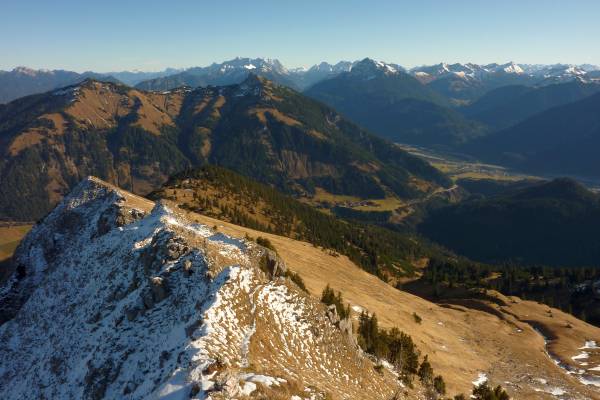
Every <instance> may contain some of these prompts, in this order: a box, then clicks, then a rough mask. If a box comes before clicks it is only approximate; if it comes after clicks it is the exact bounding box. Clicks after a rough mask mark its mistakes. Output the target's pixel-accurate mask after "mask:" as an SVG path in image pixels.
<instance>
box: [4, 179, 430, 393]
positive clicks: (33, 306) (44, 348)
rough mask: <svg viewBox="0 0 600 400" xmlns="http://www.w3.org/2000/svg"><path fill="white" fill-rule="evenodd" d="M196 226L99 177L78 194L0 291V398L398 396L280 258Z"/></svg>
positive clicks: (32, 240)
mask: <svg viewBox="0 0 600 400" xmlns="http://www.w3.org/2000/svg"><path fill="white" fill-rule="evenodd" d="M191 218H193V216H192V215H190V213H185V212H181V211H177V210H176V208H175V207H174V205H170V204H168V203H161V204H156V205H155V204H154V203H152V202H150V201H147V200H145V199H142V198H138V197H137V196H133V195H131V194H130V193H127V192H125V191H121V190H119V189H117V188H115V187H112V186H111V185H108V184H106V183H104V182H102V181H100V180H97V179H95V178H89V179H87V180H85V181H84V182H82V183H81V184H80V185H79V186H77V188H76V189H75V190H74V191H73V192H72V193H71V194H70V195H69V196H68V197H67V198H65V199H64V201H63V202H61V203H60V204H59V206H58V207H57V208H56V209H55V210H54V211H52V213H50V214H49V215H48V216H47V217H46V218H45V219H44V220H43V222H41V223H40V224H38V225H37V226H36V227H35V228H34V229H33V230H32V232H31V233H30V234H29V235H28V236H27V238H26V239H25V240H24V242H23V244H22V245H21V246H20V248H19V250H18V252H17V254H16V256H15V262H16V264H17V265H18V267H17V269H16V271H15V272H14V274H13V275H12V276H11V278H10V279H9V280H8V281H7V282H5V283H4V284H3V285H2V286H0V372H1V373H0V397H1V398H3V399H30V398H48V399H50V398H54V399H57V398H77V399H117V398H128V399H149V398H161V399H175V398H176V399H198V400H201V399H213V400H219V399H290V398H291V399H308V398H310V399H315V400H326V399H378V400H379V399H381V400H384V399H390V398H393V397H394V395H395V394H396V393H398V392H399V391H400V390H401V389H402V388H401V385H400V383H399V382H398V380H397V378H396V376H395V375H394V374H393V372H392V371H390V370H388V369H385V368H384V369H380V370H377V369H376V368H375V365H374V363H373V362H372V361H371V360H370V359H369V358H368V357H367V356H365V355H364V354H363V353H361V352H360V351H359V350H358V349H357V347H356V344H355V343H354V342H353V339H352V337H351V335H349V331H348V330H346V331H343V330H342V328H341V325H340V324H338V323H337V321H335V320H334V319H333V318H332V317H330V316H329V315H328V314H327V309H326V307H325V305H323V304H321V303H320V302H318V301H317V300H316V299H314V298H312V297H310V296H309V295H308V294H307V293H305V292H304V291H302V290H301V289H300V288H298V287H297V286H296V285H295V284H294V283H292V282H291V281H289V280H288V279H286V278H285V277H284V276H283V275H284V274H283V273H284V272H285V264H284V263H283V262H282V260H281V259H280V258H279V257H278V256H277V254H276V253H275V252H273V251H271V250H268V249H266V248H264V247H262V246H259V245H257V244H256V243H254V242H253V241H250V240H243V239H242V240H240V239H235V238H233V237H229V236H227V235H224V234H222V233H219V232H216V231H214V230H212V229H211V228H209V227H208V226H206V225H202V224H198V223H193V222H191V221H192V219H191ZM263 260H266V262H263ZM263 266H266V268H263ZM417 389H418V386H417ZM402 392H403V393H406V394H405V395H402V397H400V396H399V395H396V397H394V398H398V399H399V398H423V397H422V395H419V392H418V390H415V391H412V390H410V391H408V390H402Z"/></svg>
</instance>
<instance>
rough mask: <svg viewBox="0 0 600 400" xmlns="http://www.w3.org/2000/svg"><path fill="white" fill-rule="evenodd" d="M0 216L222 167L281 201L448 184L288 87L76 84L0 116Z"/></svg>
mask: <svg viewBox="0 0 600 400" xmlns="http://www.w3.org/2000/svg"><path fill="white" fill-rule="evenodd" d="M0 153H1V154H2V155H3V157H2V159H1V160H0V178H1V180H2V185H1V187H0V209H1V210H2V216H3V217H12V218H17V219H21V220H23V219H25V220H31V219H37V218H39V217H41V216H42V215H44V214H45V213H46V212H48V211H49V210H50V209H51V207H52V206H53V205H54V204H56V203H57V202H58V201H59V200H60V198H61V197H62V196H63V195H64V194H66V193H67V192H68V191H69V190H70V189H71V188H72V187H73V186H74V185H75V184H76V183H77V182H78V181H79V180H80V179H81V178H82V177H84V176H86V175H89V174H95V175H98V176H100V177H102V178H104V179H107V180H109V181H111V182H114V183H116V184H118V185H119V186H121V187H124V188H129V189H130V190H132V191H134V192H136V193H148V192H150V191H151V190H152V189H155V188H157V187H158V186H159V185H160V184H161V183H163V182H164V181H166V180H167V178H168V177H169V176H170V175H172V174H174V173H175V172H178V171H181V170H183V169H185V168H188V167H191V166H197V165H202V164H204V163H211V164H217V165H222V166H225V167H228V168H230V169H233V170H235V171H238V172H240V173H242V174H244V175H247V176H250V177H252V178H254V179H256V180H258V181H260V182H263V183H267V184H270V185H273V186H276V187H278V188H280V189H281V190H284V191H286V192H288V193H295V194H297V195H302V196H312V195H314V193H315V191H316V190H321V191H324V192H326V193H330V194H331V195H334V196H335V195H351V196H358V197H360V198H384V197H386V196H388V195H393V196H398V197H401V198H414V197H419V196H422V195H423V194H425V193H427V192H428V191H430V190H434V189H435V188H437V187H439V186H440V185H442V186H443V185H449V180H448V179H447V178H446V177H445V176H444V175H443V174H442V173H441V172H439V171H438V170H436V169H435V168H433V167H431V166H430V165H429V164H427V163H426V162H425V161H422V160H420V159H418V158H416V157H414V156H411V155H409V154H408V153H406V152H404V151H403V150H401V149H399V148H398V147H396V146H394V145H392V144H391V143H390V142H388V141H386V140H383V139H380V138H378V137H377V136H374V135H372V134H369V133H368V132H366V131H364V130H363V129H361V128H359V127H358V126H356V125H355V124H353V123H352V122H350V121H348V120H347V119H345V118H343V117H342V116H341V115H339V114H338V113H337V112H335V111H334V110H332V109H330V108H328V107H325V106H323V105H322V104H320V103H318V102H316V101H314V100H311V99H309V98H307V97H305V96H303V95H302V94H300V93H298V92H295V91H294V90H292V89H289V88H288V87H285V86H281V85H277V84H275V83H273V82H271V81H268V80H266V79H265V78H262V77H258V76H256V75H250V76H249V77H247V79H246V80H245V81H243V82H242V83H241V84H237V85H230V86H223V87H207V88H198V89H194V90H192V89H185V88H182V89H176V90H173V91H167V92H160V93H158V92H144V91H140V90H137V89H132V88H130V87H127V86H123V85H118V84H114V83H106V82H98V81H93V80H87V81H85V82H83V83H82V84H78V85H74V86H69V87H65V88H62V89H59V90H55V91H52V92H48V93H45V94H40V95H33V96H29V97H24V98H21V99H18V100H15V101H13V102H11V103H9V104H7V105H4V106H0Z"/></svg>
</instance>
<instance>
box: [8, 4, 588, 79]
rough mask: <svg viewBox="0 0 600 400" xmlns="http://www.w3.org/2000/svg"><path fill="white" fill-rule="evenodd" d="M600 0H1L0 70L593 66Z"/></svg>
mask: <svg viewBox="0 0 600 400" xmlns="http://www.w3.org/2000/svg"><path fill="white" fill-rule="evenodd" d="M599 21H600V0H568V1H566V0H565V1H555V0H503V1H491V0H477V1H475V0H454V1H451V0H437V1H434V0H412V1H402V0H396V1H394V0H387V1H354V0H320V1H311V0H295V1H288V0H279V1H275V0H273V1H266V0H260V1H252V0H246V1H237V0H212V1H204V0H189V1H183V0H182V1H178V0H171V1H155V0H144V1H134V0H119V1H116V0H102V1H100V0H97V1H92V0H76V1H75V0H0V69H5V70H6V69H12V68H14V67H15V66H20V65H24V66H28V67H32V68H50V69H55V68H61V69H69V70H75V71H84V70H94V71H98V72H108V71H115V70H124V69H138V70H145V71H152V70H161V69H164V68H165V67H178V68H181V67H190V66H203V65H207V64H210V63H211V62H213V61H218V62H220V61H224V60H227V59H231V58H234V57H236V56H242V57H269V58H277V59H279V60H280V61H281V62H282V63H283V64H284V65H286V66H288V67H295V66H309V65H312V64H315V63H317V62H320V61H329V62H336V61H339V60H355V59H359V58H364V57H371V58H375V59H378V60H383V61H387V62H395V63H398V64H401V65H403V66H408V67H410V66H414V65H421V64H433V63H437V62H440V61H446V62H475V63H489V62H508V61H515V62H518V63H557V62H562V63H574V64H582V63H592V64H600V40H599V39H600V22H599Z"/></svg>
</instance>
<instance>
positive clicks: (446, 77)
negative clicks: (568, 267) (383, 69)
mask: <svg viewBox="0 0 600 400" xmlns="http://www.w3.org/2000/svg"><path fill="white" fill-rule="evenodd" d="M357 62H359V61H340V62H337V63H335V64H329V63H327V62H322V63H320V64H316V65H313V66H312V67H309V68H286V67H284V66H283V64H282V63H281V62H279V61H278V60H276V59H265V58H240V57H238V58H235V59H232V60H228V61H224V62H221V63H213V64H211V65H209V66H206V67H192V68H187V69H181V68H179V69H176V68H167V69H165V70H163V71H158V72H142V71H118V72H117V71H115V72H102V73H99V72H91V71H90V72H83V73H77V72H72V71H63V70H33V69H30V68H26V67H18V68H15V69H13V70H12V71H0V103H3V102H8V101H11V100H14V99H16V98H18V97H23V96H27V95H30V94H35V93H41V92H45V91H48V90H52V89H56V88H59V87H62V86H66V85H69V84H75V83H78V82H80V81H82V80H84V79H85V78H96V79H114V80H118V81H120V82H122V83H124V84H127V85H131V86H136V85H137V86H138V88H140V89H145V90H148V89H152V90H169V89H173V88H176V87H179V86H191V87H196V86H206V85H216V86H219V85H229V84H234V83H240V82H241V81H243V80H244V79H245V77H246V76H247V74H248V73H249V72H254V73H255V74H259V75H263V76H265V77H266V78H268V79H271V80H274V81H275V82H278V83H280V84H285V85H288V86H290V87H292V88H294V89H297V90H305V89H307V88H309V87H311V86H312V85H314V84H316V83H318V82H320V81H322V80H324V79H328V78H332V77H334V76H336V75H338V74H340V73H342V72H348V71H349V70H350V69H351V68H352V66H353V65H354V64H356V63H357ZM389 65H393V66H394V68H395V69H397V70H401V71H405V72H408V73H409V74H411V75H413V76H415V77H416V78H417V79H419V80H420V81H421V82H423V83H426V84H430V85H431V87H432V88H433V89H434V90H436V91H438V92H439V93H441V94H443V95H444V96H447V97H449V98H451V99H453V100H454V101H457V102H459V103H460V102H464V101H473V100H474V99H476V98H477V97H479V96H481V95H483V94H484V93H485V92H486V91H489V90H492V89H495V88H497V87H499V86H504V85H511V84H526V85H536V84H537V85H539V84H551V83H557V82H564V81H569V80H572V79H575V78H581V79H585V80H592V79H600V72H599V70H600V67H598V66H594V65H580V66H577V65H565V64H554V65H527V64H515V63H507V64H487V65H478V64H473V63H467V64H459V63H456V64H446V63H440V64H436V65H431V66H421V67H415V68H412V69H405V68H403V67H401V66H400V65H398V64H389Z"/></svg>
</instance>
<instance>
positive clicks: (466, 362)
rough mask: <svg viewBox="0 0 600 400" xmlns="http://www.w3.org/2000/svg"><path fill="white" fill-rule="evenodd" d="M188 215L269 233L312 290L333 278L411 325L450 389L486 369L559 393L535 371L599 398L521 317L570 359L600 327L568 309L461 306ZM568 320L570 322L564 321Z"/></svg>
mask: <svg viewBox="0 0 600 400" xmlns="http://www.w3.org/2000/svg"><path fill="white" fill-rule="evenodd" d="M189 215H190V218H192V219H194V220H196V221H197V222H201V223H205V224H208V225H210V226H214V225H216V226H217V227H218V229H219V230H220V231H222V232H223V233H226V234H229V235H231V236H234V237H244V236H246V235H249V236H252V237H257V236H263V237H266V238H268V239H269V240H270V241H271V242H272V243H273V244H274V246H275V248H276V249H277V251H278V252H279V254H280V255H281V256H282V257H283V259H284V260H285V262H286V264H287V265H288V267H289V268H290V269H291V270H293V271H294V272H297V273H299V274H300V275H301V276H302V278H303V279H304V281H305V282H306V286H307V288H308V290H309V291H310V293H311V294H313V295H315V296H319V295H320V293H321V291H322V290H323V288H324V287H325V285H326V284H327V283H329V284H330V285H331V286H332V287H333V288H334V289H336V290H341V291H342V293H343V295H344V298H345V300H346V301H348V302H349V303H350V304H352V305H353V306H358V307H361V308H363V309H366V310H368V311H369V312H371V313H376V314H377V316H378V318H379V321H380V323H381V324H382V325H383V326H384V327H388V328H391V327H394V326H396V327H399V328H400V329H402V330H404V331H406V332H407V333H409V334H410V335H411V336H412V337H413V339H414V340H415V343H416V344H417V346H418V347H419V348H420V349H421V351H422V352H423V354H429V357H430V359H431V361H432V364H433V366H434V368H435V370H436V371H437V372H439V373H441V374H442V375H444V377H445V379H446V381H447V385H448V392H449V393H450V394H454V393H458V392H464V393H467V392H469V393H470V389H471V381H473V380H475V379H476V378H477V375H478V374H479V373H480V372H486V373H487V374H488V376H489V378H490V380H491V382H492V383H494V384H502V385H503V386H505V387H507V389H508V391H509V392H510V393H511V394H512V395H514V396H516V398H542V399H543V398H548V399H551V398H553V397H551V396H550V395H545V394H544V393H541V392H537V391H536V390H535V389H536V388H537V389H540V388H542V389H543V388H544V386H543V385H541V384H536V383H534V382H532V381H533V379H535V378H537V377H543V378H545V379H547V380H548V382H550V384H553V385H558V386H560V387H563V388H565V389H566V390H567V391H568V392H569V393H570V394H571V395H573V396H574V395H575V393H579V394H580V395H582V396H584V398H585V397H586V396H587V398H590V399H597V398H600V397H599V396H598V395H597V394H594V392H591V391H589V390H588V388H586V387H584V386H583V385H581V384H580V383H578V382H576V381H575V380H574V379H573V378H572V377H570V376H568V375H566V374H565V373H564V372H563V371H562V370H560V369H559V368H558V367H557V366H556V365H555V364H554V362H553V361H551V360H550V359H549V358H548V357H547V356H546V354H545V353H544V351H543V348H544V342H543V340H542V338H541V337H540V336H539V335H538V334H537V333H536V332H535V331H534V330H533V329H532V328H531V327H530V325H529V324H528V323H525V322H521V321H520V320H528V321H533V322H538V323H539V324H540V325H543V326H544V327H545V330H546V331H547V332H549V333H552V334H553V335H554V336H555V337H556V338H557V340H556V341H555V342H554V343H553V345H551V347H550V348H551V350H552V352H553V353H555V354H557V355H558V356H559V357H560V358H561V359H563V360H565V361H567V362H569V361H572V360H571V358H570V357H572V356H573V355H575V354H578V353H579V350H578V347H580V346H582V345H583V342H584V340H585V339H586V338H591V337H598V338H600V329H599V328H596V327H593V326H591V325H589V324H586V323H584V322H582V321H579V320H577V319H575V318H574V317H572V316H570V315H567V314H564V313H562V312H560V311H558V310H555V309H552V313H553V315H554V317H553V319H551V318H550V317H548V313H547V312H546V311H547V310H548V309H549V308H548V307H546V306H541V305H538V304H537V303H534V302H530V301H520V300H518V299H517V298H511V299H507V298H505V297H503V296H501V295H496V296H498V297H499V298H500V299H501V300H504V301H503V302H502V303H501V304H505V305H504V306H502V307H499V306H497V305H494V304H493V303H489V302H484V301H481V302H478V303H477V304H474V306H476V307H479V308H482V309H484V310H494V309H498V311H497V314H498V315H499V316H500V318H499V317H497V316H495V315H493V314H491V313H489V312H484V311H478V310H474V309H472V308H466V307H463V306H440V305H436V304H434V303H431V302H429V301H426V300H424V299H421V298H419V297H416V296H413V295H411V294H408V293H406V292H403V291H400V290H397V289H394V288H393V287H392V286H390V285H388V284H386V283H384V282H383V281H381V280H379V279H377V278H376V277H375V276H373V275H371V274H369V273H367V272H365V271H364V270H362V269H360V268H358V267H357V266H356V265H355V264H353V263H352V262H351V261H350V260H348V258H347V257H345V256H337V257H336V256H333V255H331V254H330V253H329V252H327V251H325V250H323V249H320V248H317V247H314V246H313V245H311V244H309V243H306V242H301V241H296V240H293V239H289V238H286V237H282V236H278V235H273V234H269V233H264V232H260V231H256V230H252V229H249V228H244V227H241V226H237V225H234V224H230V223H227V222H223V221H220V220H216V219H214V218H210V217H206V216H202V215H199V214H194V213H190V214H189ZM513 301H514V302H515V303H513ZM357 310H358V308H357ZM413 312H416V313H417V314H418V315H419V316H421V317H422V318H423V322H422V323H421V324H417V323H415V321H414V318H413V315H412V314H413ZM494 312H496V311H494ZM513 314H514V315H513ZM567 321H568V322H569V323H570V324H571V326H572V327H571V328H567V327H566V322H567ZM519 330H522V331H521V332H519ZM506 381H509V382H511V385H507V384H506V383H505V382H506ZM516 385H519V386H520V387H517V386H516Z"/></svg>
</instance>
